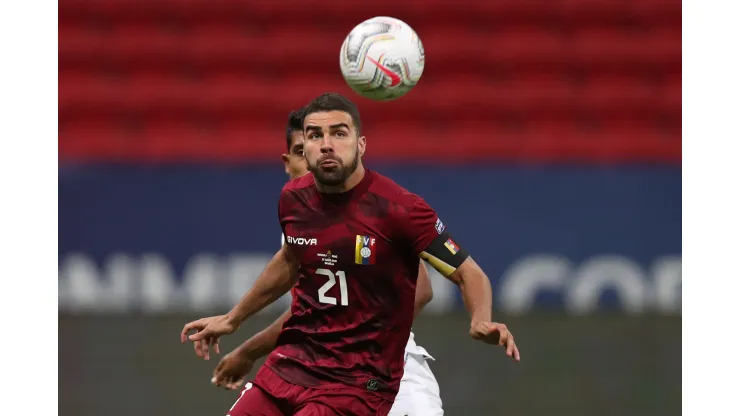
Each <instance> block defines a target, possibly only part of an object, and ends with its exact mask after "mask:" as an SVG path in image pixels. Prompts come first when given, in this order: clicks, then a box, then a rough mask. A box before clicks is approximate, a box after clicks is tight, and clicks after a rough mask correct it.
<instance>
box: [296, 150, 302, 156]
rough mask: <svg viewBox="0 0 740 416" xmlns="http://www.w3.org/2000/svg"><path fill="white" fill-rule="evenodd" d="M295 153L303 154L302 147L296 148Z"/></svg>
mask: <svg viewBox="0 0 740 416" xmlns="http://www.w3.org/2000/svg"><path fill="white" fill-rule="evenodd" d="M295 154H296V155H298V156H303V149H296V151H295Z"/></svg>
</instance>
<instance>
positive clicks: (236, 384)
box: [212, 111, 444, 416]
mask: <svg viewBox="0 0 740 416" xmlns="http://www.w3.org/2000/svg"><path fill="white" fill-rule="evenodd" d="M286 140H287V149H288V153H286V154H283V155H282V159H283V164H284V165H285V173H287V174H288V177H289V178H290V179H291V180H293V179H297V178H299V177H301V176H304V175H306V174H308V166H307V165H306V158H305V157H304V156H303V125H302V113H301V112H299V111H293V112H291V113H290V116H289V118H288V126H287V131H286ZM284 240H285V237H284V236H283V241H284ZM430 300H432V284H431V282H430V281H429V275H428V274H427V271H426V268H425V267H424V265H423V264H420V267H419V277H418V279H417V281H416V296H415V298H414V316H416V315H417V314H418V313H419V311H421V309H422V308H423V307H424V305H426V304H427V303H428V302H429V301H430ZM290 314H291V311H290V308H288V310H287V311H285V312H284V313H283V314H282V315H280V317H279V318H278V319H277V320H276V321H275V322H273V323H272V324H271V325H270V326H268V327H267V328H265V329H264V330H262V331H261V332H259V333H257V334H255V335H254V336H252V337H251V338H249V339H248V340H247V341H245V342H244V343H243V344H241V345H240V346H239V347H237V348H236V349H235V350H234V351H232V352H230V353H229V354H227V355H226V356H224V358H222V359H221V361H220V362H219V363H218V366H216V369H215V370H214V372H213V380H212V382H213V383H214V384H216V385H218V386H222V387H225V388H228V389H231V390H236V389H239V388H240V387H241V386H242V385H243V384H244V381H245V380H246V376H247V374H248V373H249V372H250V371H252V366H253V365H254V362H255V361H256V360H258V359H260V358H262V357H264V356H265V355H267V354H269V353H270V352H272V350H273V349H274V348H275V346H276V345H277V344H278V336H279V334H280V331H281V329H282V327H283V324H284V323H285V322H286V321H287V320H288V318H289V317H290ZM405 354H406V358H405V360H404V372H403V378H402V379H401V386H400V388H399V390H398V395H396V398H395V400H394V401H393V408H392V409H391V412H390V415H391V416H394V415H399V416H400V415H407V414H412V415H424V416H438V415H442V414H443V413H444V412H443V411H442V399H441V398H440V396H439V385H438V384H437V380H436V379H435V377H434V374H433V373H432V370H431V369H430V368H429V364H427V362H426V360H427V359H433V358H432V357H431V356H430V355H429V353H427V351H426V350H425V349H424V348H422V347H421V346H418V345H416V342H414V333H413V332H412V333H411V335H410V336H409V340H408V343H407V344H406V351H405Z"/></svg>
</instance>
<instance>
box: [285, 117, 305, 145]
mask: <svg viewBox="0 0 740 416" xmlns="http://www.w3.org/2000/svg"><path fill="white" fill-rule="evenodd" d="M295 131H300V132H302V131H303V109H302V108H301V109H300V110H295V111H291V112H290V115H289V116H288V126H287V128H286V129H285V139H286V140H287V142H288V153H290V147H291V146H293V132H295Z"/></svg>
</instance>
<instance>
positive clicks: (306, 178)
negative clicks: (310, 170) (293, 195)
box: [281, 174, 314, 194]
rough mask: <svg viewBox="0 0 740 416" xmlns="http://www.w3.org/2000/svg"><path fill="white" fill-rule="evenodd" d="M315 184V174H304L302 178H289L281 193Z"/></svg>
mask: <svg viewBox="0 0 740 416" xmlns="http://www.w3.org/2000/svg"><path fill="white" fill-rule="evenodd" d="M313 185H314V178H313V175H311V174H308V175H303V176H301V177H300V178H295V179H291V180H289V181H288V182H287V183H286V184H285V185H284V186H283V190H282V192H281V194H286V193H290V192H293V191H300V190H302V189H306V188H310V187H312V186H313Z"/></svg>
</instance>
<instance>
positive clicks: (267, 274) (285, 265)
mask: <svg viewBox="0 0 740 416" xmlns="http://www.w3.org/2000/svg"><path fill="white" fill-rule="evenodd" d="M298 266H299V261H298V258H297V257H296V256H294V255H293V253H292V252H291V250H290V246H289V245H287V244H285V245H283V246H282V247H281V248H280V250H279V251H278V252H277V253H276V254H275V256H274V257H273V258H272V260H270V262H269V263H268V264H267V266H266V267H265V270H263V271H262V273H261V274H260V275H259V277H258V278H257V281H256V282H254V286H252V288H251V289H250V290H249V291H248V292H247V293H246V294H245V295H244V296H243V297H242V298H241V300H240V301H239V303H237V304H236V306H234V307H233V308H232V309H231V311H229V313H228V314H226V316H227V317H228V319H229V321H230V322H231V323H233V324H234V325H236V326H237V327H238V326H239V325H241V323H242V322H244V320H246V319H247V318H249V317H250V316H252V315H254V314H255V313H257V312H259V311H261V310H262V309H264V308H265V307H266V306H267V305H269V304H271V303H273V302H275V301H276V300H277V299H278V298H280V297H281V296H283V295H284V294H286V293H288V291H289V290H290V288H292V287H293V285H295V283H296V281H297V279H298Z"/></svg>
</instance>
